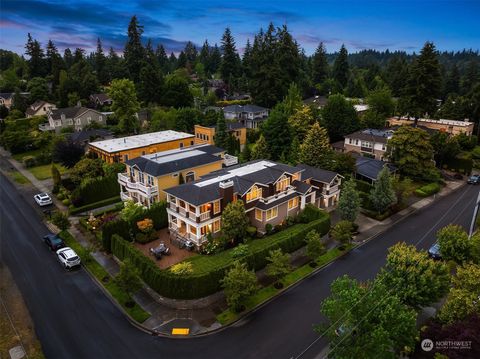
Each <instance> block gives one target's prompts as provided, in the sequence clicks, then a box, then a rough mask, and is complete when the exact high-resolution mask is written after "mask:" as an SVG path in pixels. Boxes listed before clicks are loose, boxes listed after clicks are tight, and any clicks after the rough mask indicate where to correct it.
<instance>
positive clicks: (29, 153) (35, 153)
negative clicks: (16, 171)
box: [12, 148, 44, 162]
mask: <svg viewBox="0 0 480 359" xmlns="http://www.w3.org/2000/svg"><path fill="white" fill-rule="evenodd" d="M43 151H44V149H41V148H39V149H36V150H33V151H27V152H22V153H16V154H14V155H12V157H13V158H14V159H16V160H17V161H20V162H22V160H23V157H27V156H38V155H39V154H40V153H42V152H43Z"/></svg>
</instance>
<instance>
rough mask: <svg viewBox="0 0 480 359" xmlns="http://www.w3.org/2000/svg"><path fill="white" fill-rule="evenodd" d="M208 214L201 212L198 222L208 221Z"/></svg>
mask: <svg viewBox="0 0 480 359" xmlns="http://www.w3.org/2000/svg"><path fill="white" fill-rule="evenodd" d="M210 218H211V216H210V212H203V213H200V222H203V221H206V220H207V219H210Z"/></svg>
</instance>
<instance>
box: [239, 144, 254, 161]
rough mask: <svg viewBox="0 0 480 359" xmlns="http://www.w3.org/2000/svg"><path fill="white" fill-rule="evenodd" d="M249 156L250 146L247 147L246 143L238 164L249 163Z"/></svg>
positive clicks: (250, 154)
mask: <svg viewBox="0 0 480 359" xmlns="http://www.w3.org/2000/svg"><path fill="white" fill-rule="evenodd" d="M251 156H252V152H251V151H250V146H249V145H248V143H246V144H245V147H243V150H242V152H241V153H240V162H241V163H245V162H248V161H250V158H251Z"/></svg>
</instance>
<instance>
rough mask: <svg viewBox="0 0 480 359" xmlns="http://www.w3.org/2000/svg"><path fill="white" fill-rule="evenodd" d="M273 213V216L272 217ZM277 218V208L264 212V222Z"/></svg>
mask: <svg viewBox="0 0 480 359" xmlns="http://www.w3.org/2000/svg"><path fill="white" fill-rule="evenodd" d="M273 212H275V215H273ZM269 214H270V218H269ZM277 217H278V206H275V207H272V208H270V209H268V210H267V211H266V214H265V219H266V221H271V220H272V219H274V218H277Z"/></svg>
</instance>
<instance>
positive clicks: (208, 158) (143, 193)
mask: <svg viewBox="0 0 480 359" xmlns="http://www.w3.org/2000/svg"><path fill="white" fill-rule="evenodd" d="M224 157H225V150H223V149H221V148H218V147H215V146H211V145H194V146H190V147H183V148H178V149H175V150H169V151H163V152H158V153H154V154H149V155H144V156H140V157H137V158H134V159H132V160H128V161H126V162H125V165H126V172H125V173H119V174H118V183H119V184H120V197H121V198H122V200H124V201H126V200H132V201H134V202H138V203H141V204H142V205H144V206H146V207H150V205H151V204H152V203H155V202H158V201H162V200H164V199H165V198H166V195H165V192H164V190H165V189H167V188H170V187H175V186H178V185H179V184H182V183H189V182H193V181H195V180H197V179H198V178H200V177H201V176H204V175H206V174H208V173H210V172H213V171H218V170H220V169H222V167H223V166H224V165H225V163H226V161H225V158H224Z"/></svg>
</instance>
